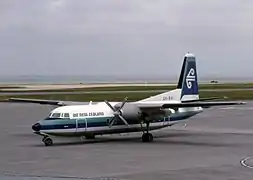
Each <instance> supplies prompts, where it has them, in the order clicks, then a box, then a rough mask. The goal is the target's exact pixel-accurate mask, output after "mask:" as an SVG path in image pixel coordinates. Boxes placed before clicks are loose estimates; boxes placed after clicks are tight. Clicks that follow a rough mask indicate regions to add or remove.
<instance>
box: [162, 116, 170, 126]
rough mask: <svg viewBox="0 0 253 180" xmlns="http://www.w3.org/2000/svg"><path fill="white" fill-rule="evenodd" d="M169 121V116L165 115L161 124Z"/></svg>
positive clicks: (166, 123)
mask: <svg viewBox="0 0 253 180" xmlns="http://www.w3.org/2000/svg"><path fill="white" fill-rule="evenodd" d="M169 122H170V116H165V117H164V118H163V125H168V124H169Z"/></svg>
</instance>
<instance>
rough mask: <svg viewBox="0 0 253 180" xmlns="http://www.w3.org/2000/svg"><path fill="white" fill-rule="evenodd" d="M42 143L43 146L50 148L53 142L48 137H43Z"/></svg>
mask: <svg viewBox="0 0 253 180" xmlns="http://www.w3.org/2000/svg"><path fill="white" fill-rule="evenodd" d="M42 142H43V143H44V144H45V146H52V145H53V140H52V139H51V138H50V137H48V136H44V137H43V139H42Z"/></svg>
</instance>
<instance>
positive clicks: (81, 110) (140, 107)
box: [9, 53, 244, 146]
mask: <svg viewBox="0 0 253 180" xmlns="http://www.w3.org/2000/svg"><path fill="white" fill-rule="evenodd" d="M213 99H215V98H203V99H200V98H199V92H198V78H197V69H196V60H195V56H194V55H193V54H191V53H187V54H186V55H185V57H184V61H183V65H182V69H181V74H180V77H179V80H178V84H177V87H176V89H174V90H171V91H168V92H165V93H162V94H158V95H156V96H152V97H149V98H146V99H142V100H139V101H135V102H127V101H126V100H124V101H123V102H108V101H106V100H105V101H104V102H98V103H96V104H93V103H91V104H89V105H87V104H86V105H84V104H81V105H80V102H76V104H72V103H73V102H71V104H70V102H67V101H54V100H40V99H22V98H10V99H9V101H12V102H28V103H39V104H49V105H56V106H59V107H57V108H55V109H53V110H52V111H51V112H50V113H49V115H48V117H46V118H45V119H43V120H40V121H38V122H36V123H35V124H34V125H33V126H32V129H33V131H34V133H35V134H37V135H40V136H42V137H43V139H42V141H43V142H44V144H45V145H46V146H50V145H53V140H52V138H53V137H54V136H62V137H70V136H77V137H85V138H86V139H93V138H95V136H96V135H103V134H115V133H129V132H143V135H142V141H143V142H151V141H153V135H152V134H151V133H150V131H152V130H156V129H161V128H164V127H167V126H172V125H174V124H176V123H178V122H181V121H182V120H186V119H188V118H190V117H192V116H194V115H196V114H198V113H200V112H202V111H203V109H204V108H209V107H212V106H223V105H225V106H227V105H241V104H244V103H243V102H232V101H227V102H225V101H213V102H210V100H213Z"/></svg>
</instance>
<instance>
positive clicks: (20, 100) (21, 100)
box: [7, 98, 66, 106]
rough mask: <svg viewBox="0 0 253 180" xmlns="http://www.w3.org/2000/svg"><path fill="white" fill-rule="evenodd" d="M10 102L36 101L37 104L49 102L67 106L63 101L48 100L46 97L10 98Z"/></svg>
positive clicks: (48, 103)
mask: <svg viewBox="0 0 253 180" xmlns="http://www.w3.org/2000/svg"><path fill="white" fill-rule="evenodd" d="M7 101H9V102H21V103H36V104H47V105H54V106H65V105H66V104H65V103H64V102H63V101H57V100H46V99H26V98H9V99H8V100H7Z"/></svg>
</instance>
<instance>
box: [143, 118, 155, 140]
mask: <svg viewBox="0 0 253 180" xmlns="http://www.w3.org/2000/svg"><path fill="white" fill-rule="evenodd" d="M146 125H147V132H145V131H143V135H142V137H141V139H142V142H152V141H153V135H152V134H151V133H149V122H147V123H146Z"/></svg>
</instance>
